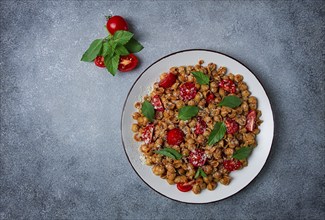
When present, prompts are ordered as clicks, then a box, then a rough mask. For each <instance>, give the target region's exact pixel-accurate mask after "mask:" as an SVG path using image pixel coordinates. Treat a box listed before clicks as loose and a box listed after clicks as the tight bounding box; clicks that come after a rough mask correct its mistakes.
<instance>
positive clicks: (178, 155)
mask: <svg viewBox="0 0 325 220" xmlns="http://www.w3.org/2000/svg"><path fill="white" fill-rule="evenodd" d="M155 153H156V154H162V155H164V156H167V157H170V158H172V159H174V160H179V159H181V158H182V157H183V155H182V154H181V153H179V152H178V151H177V150H175V149H173V148H169V147H165V148H164V149H162V150H159V151H156V152H155Z"/></svg>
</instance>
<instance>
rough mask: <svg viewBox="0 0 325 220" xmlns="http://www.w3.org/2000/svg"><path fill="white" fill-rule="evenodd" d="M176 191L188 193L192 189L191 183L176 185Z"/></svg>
mask: <svg viewBox="0 0 325 220" xmlns="http://www.w3.org/2000/svg"><path fill="white" fill-rule="evenodd" d="M177 189H178V190H179V191H181V192H188V191H190V190H191V189H192V183H177Z"/></svg>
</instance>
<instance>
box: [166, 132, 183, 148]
mask: <svg viewBox="0 0 325 220" xmlns="http://www.w3.org/2000/svg"><path fill="white" fill-rule="evenodd" d="M183 141H184V133H183V131H182V130H181V129H179V128H174V129H172V130H169V131H168V132H167V143H168V144H169V145H180V144H181V143H182V142H183Z"/></svg>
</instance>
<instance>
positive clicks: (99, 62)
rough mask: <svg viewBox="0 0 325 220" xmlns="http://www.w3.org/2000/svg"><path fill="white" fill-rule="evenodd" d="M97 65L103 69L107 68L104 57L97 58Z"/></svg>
mask: <svg viewBox="0 0 325 220" xmlns="http://www.w3.org/2000/svg"><path fill="white" fill-rule="evenodd" d="M95 65H96V66H98V67H101V68H104V67H105V63H104V57H103V56H97V57H96V59H95Z"/></svg>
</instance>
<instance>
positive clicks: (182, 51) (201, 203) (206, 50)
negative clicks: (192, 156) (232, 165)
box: [120, 49, 275, 205]
mask: <svg viewBox="0 0 325 220" xmlns="http://www.w3.org/2000/svg"><path fill="white" fill-rule="evenodd" d="M190 51H205V52H212V53H216V54H221V55H223V56H226V57H228V58H230V59H233V60H235V61H237V62H238V63H240V64H241V65H243V66H244V67H245V68H247V69H248V70H249V71H250V72H251V73H252V74H253V76H254V77H255V78H256V79H257V81H258V82H259V83H260V84H261V86H262V88H263V90H264V92H265V94H266V96H267V98H268V102H269V104H270V108H271V109H270V110H271V114H272V120H273V131H272V141H271V146H270V149H269V152H268V155H267V158H266V160H265V162H264V164H263V165H262V167H261V170H260V171H259V172H258V173H257V174H256V176H255V177H254V178H253V179H252V180H251V181H249V182H248V184H247V185H246V186H244V187H243V188H242V189H240V190H238V191H237V192H235V193H234V194H232V195H230V196H228V197H225V198H223V199H219V200H216V201H210V202H200V203H195V202H186V201H181V200H177V199H174V198H171V197H168V196H166V195H164V194H163V193H161V192H159V191H158V190H156V189H154V188H153V187H152V186H150V184H149V183H147V182H146V181H145V180H144V179H143V178H142V177H141V175H140V174H139V173H138V171H137V170H136V169H135V168H134V166H133V164H132V163H131V160H130V158H129V155H128V154H127V152H126V148H125V144H124V140H123V132H122V131H123V129H122V126H123V123H122V121H123V116H124V113H125V106H126V102H127V100H128V98H129V95H130V93H131V91H132V89H133V87H134V86H135V84H136V83H137V82H138V80H139V79H140V78H141V77H142V75H143V74H144V73H145V72H146V71H147V70H148V69H149V68H150V67H152V66H153V65H155V64H156V63H158V62H159V61H161V60H163V59H165V58H167V57H170V56H173V55H175V54H178V53H184V52H190ZM274 130H275V124H274V114H273V109H272V105H271V101H270V98H269V95H268V93H267V91H266V90H265V87H264V85H263V84H262V82H261V80H260V79H259V78H258V77H257V76H256V74H255V73H254V72H253V71H252V70H251V69H249V68H248V67H247V66H246V65H245V64H243V63H242V62H241V61H239V60H238V59H236V58H234V57H232V56H230V55H227V54H225V53H223V52H220V51H216V50H210V49H186V50H179V51H176V52H172V53H170V54H167V55H165V56H163V57H161V58H159V59H157V60H156V61H154V62H153V63H152V64H150V65H149V66H148V67H147V68H146V69H144V70H143V71H142V73H141V74H140V75H139V76H138V77H137V79H136V80H135V81H134V82H133V84H132V86H131V88H130V89H129V92H128V93H127V96H126V98H125V101H124V104H123V108H122V114H121V121H120V133H121V139H122V144H123V149H124V153H125V155H126V158H127V159H128V161H129V164H130V165H131V167H132V169H133V170H134V171H135V173H136V174H137V175H138V177H139V178H140V179H141V180H142V181H143V182H144V183H145V184H146V185H147V186H149V188H151V189H152V190H154V191H155V192H156V193H158V194H160V195H162V196H164V197H166V198H168V199H171V200H173V201H176V202H181V203H185V204H193V205H204V204H210V203H216V202H220V201H222V200H225V199H228V198H230V197H232V196H234V195H236V194H237V193H239V192H241V191H242V190H243V189H245V188H246V187H247V186H249V185H250V184H251V183H252V182H253V181H254V180H255V179H256V178H257V176H258V175H259V174H260V173H261V171H262V170H263V168H264V167H265V164H266V163H267V161H268V159H269V156H270V152H271V150H272V145H273V141H274Z"/></svg>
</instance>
